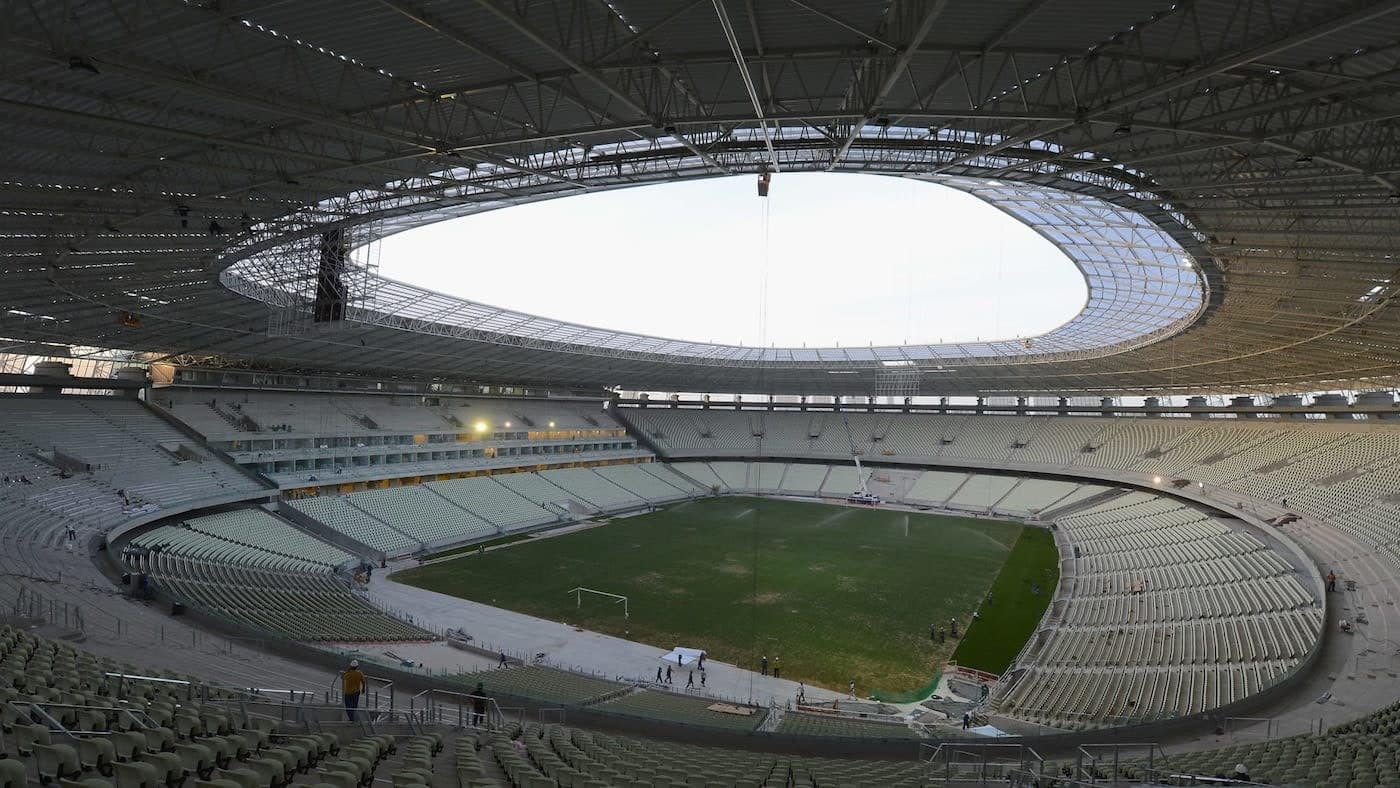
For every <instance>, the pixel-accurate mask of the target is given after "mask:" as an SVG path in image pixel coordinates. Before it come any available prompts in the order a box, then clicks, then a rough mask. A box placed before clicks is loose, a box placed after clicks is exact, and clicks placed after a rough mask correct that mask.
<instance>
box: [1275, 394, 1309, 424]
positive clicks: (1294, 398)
mask: <svg viewBox="0 0 1400 788" xmlns="http://www.w3.org/2000/svg"><path fill="white" fill-rule="evenodd" d="M1269 406H1270V407H1274V408H1301V407H1302V406H1303V397H1302V395H1300V394H1281V395H1279V396H1277V397H1274V399H1273V401H1272V402H1270V403H1269ZM1306 415H1307V414H1306V413H1285V414H1283V418H1285V419H1301V418H1303V417H1304V416H1306Z"/></svg>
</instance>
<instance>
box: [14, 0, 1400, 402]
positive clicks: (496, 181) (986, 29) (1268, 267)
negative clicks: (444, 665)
mask: <svg viewBox="0 0 1400 788" xmlns="http://www.w3.org/2000/svg"><path fill="white" fill-rule="evenodd" d="M6 12H7V13H6V16H5V18H6V20H7V27H8V28H9V31H8V35H7V36H6V37H5V38H4V39H0V53H3V60H0V109H2V110H3V112H0V134H3V137H0V139H3V140H4V142H5V144H4V145H0V198H2V199H0V273H2V274H3V277H4V278H3V279H0V336H2V337H6V338H11V339H14V340H16V341H25V342H55V343H75V344H82V345H87V346H97V347H113V348H131V349H140V350H153V351H157V352H161V353H168V354H170V355H171V356H172V357H174V358H176V359H179V360H187V361H198V362H200V363H203V364H211V363H225V364H238V365H252V366H259V365H262V366H267V367H270V368H277V369H294V370H315V371H337V370H343V371H357V370H360V371H373V372H375V373H376V374H381V375H382V374H385V373H393V374H402V375H406V376H414V377H430V376H445V377H453V378H458V379H467V380H480V381H482V382H514V383H530V384H561V385H572V386H585V387H586V386H626V387H629V388H633V389H644V390H645V389H657V390H677V391H743V392H765V391H772V392H804V393H858V394H859V393H872V392H875V391H877V390H881V391H884V392H896V391H898V392H903V393H914V392H916V391H917V392H922V393H925V394H960V393H975V392H1065V393H1071V392H1090V391H1101V392H1129V391H1141V392H1148V393H1156V392H1162V393H1165V392H1171V391H1186V390H1191V391H1214V392H1227V391H1247V392H1255V391H1267V392H1281V391H1289V390H1306V389H1319V388H1366V387H1376V386H1390V385H1393V383H1394V378H1395V375H1396V372H1397V369H1400V325H1397V322H1398V321H1397V319H1396V315H1395V312H1394V310H1392V309H1391V308H1390V305H1391V298H1392V297H1393V295H1394V292H1395V284H1394V281H1395V279H1396V276H1397V275H1400V271H1397V270H1396V268H1397V266H1396V263H1395V261H1394V259H1393V254H1394V250H1395V247H1396V243H1395V241H1396V237H1397V234H1400V221H1398V220H1400V205H1397V202H1400V189H1398V188H1397V186H1396V184H1397V179H1400V151H1397V142H1396V139H1395V137H1396V134H1395V132H1396V129H1397V125H1396V121H1395V118H1397V117H1400V97H1397V91H1398V90H1400V46H1397V45H1396V44H1395V43H1394V42H1395V41H1396V40H1400V2H1363V3H1356V2H1352V3H1339V2H1335V0H1333V1H1316V0H1314V1H1295V2H1261V3H1237V2H1234V1H1233V0H1228V1H1227V0H1211V1H1202V2H1177V3H1169V2H1161V1H1160V0H1159V1H1157V2H1147V1H1146V0H1112V1H1111V2H1110V1H1108V0H1027V1H1026V2H1016V3H987V2H980V1H978V0H912V1H907V2H902V1H901V0H890V1H889V2H878V3H877V2H866V1H864V0H762V1H761V2H760V1H759V0H559V1H558V2H552V3H546V2H535V3H509V2H504V1H503V0H473V1H472V2H446V1H445V0H431V1H429V0H415V1H411V2H410V1H407V0H349V2H345V1H342V2H336V3H331V2H323V1H322V0H295V1H291V0H268V1H266V2H252V1H251V0H250V1H247V2H241V1H239V0H223V1H222V2H212V1H211V2H195V1H193V0H185V2H180V1H179V0H125V1H124V2H122V3H97V2H76V3H75V2H71V0H69V1H68V2H56V1H55V2H48V1H46V0H33V1H32V2H14V3H8V4H7V7H6ZM764 170H769V171H773V172H775V173H776V175H775V177H776V179H777V181H776V182H775V188H781V177H782V173H783V172H789V171H799V170H805V171H810V170H820V171H831V172H870V173H883V174H889V175H896V176H902V177H913V178H920V179H927V180H935V181H939V182H943V183H946V184H948V185H951V186H954V187H956V188H962V189H964V190H967V191H970V192H972V193H974V194H976V195H978V196H979V197H982V198H983V199H985V200H988V201H989V202H991V203H993V204H995V205H998V206H999V207H1001V208H1002V209H1003V210H1006V211H1008V212H1009V213H1012V214H1013V215H1015V216H1017V217H1019V218H1021V219H1023V220H1024V221H1027V222H1028V223H1030V224H1031V225H1032V226H1034V227H1035V228H1036V229H1037V230H1038V231H1039V232H1041V233H1042V234H1044V235H1045V236H1046V237H1047V238H1050V239H1051V240H1052V241H1053V242H1055V243H1057V244H1058V245H1060V246H1061V248H1062V249H1064V250H1065V251H1066V253H1067V254H1068V255H1069V256H1070V258H1071V260H1073V261H1074V262H1075V263H1076V265H1079V266H1080V268H1081V270H1083V271H1085V273H1086V277H1087V278H1088V281H1089V284H1090V297H1089V301H1088V304H1087V305H1086V310H1085V311H1084V312H1083V313H1082V314H1081V315H1080V316H1078V317H1077V318H1075V319H1074V320H1072V321H1071V322H1069V323H1067V324H1066V325H1065V326H1062V327H1060V328H1059V329H1056V330H1055V331H1052V332H1049V333H1047V334H1046V335H1044V336H1042V337H1039V338H1036V339H1035V340H1033V341H1031V342H1029V343H1026V342H1022V341H1016V342H1001V343H979V344H963V345H943V346H901V347H896V348H854V349H852V348H844V349H834V348H833V349H812V350H810V351H798V350H797V349H782V348H771V349H756V348H734V347H728V346H719V345H703V344H698V343H688V342H676V341H673V340H666V339H661V338H655V337H645V336H638V335H630V334H621V333H618V332H611V331H605V330H600V329H591V328H588V327H581V326H574V325H570V324H567V323H561V322H559V321H554V320H550V319H548V318H547V317H535V316H531V315H524V314H521V313H517V312H511V311H509V310H501V309H496V308H493V307H487V306H485V305H478V304H471V303H470V302H463V301H461V300H459V299H450V298H448V297H445V296H440V295H438V294H432V293H426V292H424V291H420V290H417V289H415V288H409V287H408V286H406V285H402V284H399V283H394V282H389V281H385V280H383V279H381V278H380V277H378V276H377V274H375V272H374V271H373V269H372V266H369V265H365V266H363V267H362V268H356V269H354V270H353V271H352V272H351V274H350V275H349V279H350V280H352V282H351V283H352V288H353V289H354V290H355V291H356V292H354V293H352V296H353V297H354V299H355V301H354V303H352V304H351V308H350V309H349V310H348V313H347V314H348V316H349V317H350V319H349V320H347V321H344V322H343V323H341V324H339V325H337V326H335V327H332V328H327V327H326V326H324V325H321V324H313V323H312V321H311V320H310V319H309V316H308V312H309V308H308V307H307V306H306V301H307V300H308V298H309V295H308V294H309V293H312V292H314V286H315V282H314V279H315V272H316V270H317V265H318V257H319V250H320V248H321V247H322V246H323V245H324V244H323V242H322V239H323V238H327V237H339V238H343V239H344V240H345V241H347V242H363V241H366V240H370V239H372V238H373V237H376V236H378V235H382V234H385V233H389V232H395V231H399V230H402V229H404V228H407V227H411V226H415V225H417V224H422V223H425V222H430V221H437V220H440V219H443V218H447V217H450V216H456V215H462V214H465V213H472V212H477V211H482V210H490V209H494V208H500V207H505V206H509V205H515V204H519V203H523V202H528V201H533V200H540V199H548V198H552V197H558V196H566V195H569V194H576V193H579V192H582V191H586V190H593V189H607V188H618V187H625V186H629V185H635V184H639V183H650V182H658V181H665V180H672V179H678V178H694V177H710V176H716V175H722V174H739V173H758V172H761V171H764ZM676 210H678V211H683V210H684V206H677V207H676ZM336 228H342V229H341V230H340V232H341V233H342V235H339V236H327V235H326V233H327V232H328V231H332V230H335V229H336ZM599 242H600V243H604V242H606V240H605V239H603V238H600V240H599ZM520 244H521V256H520V258H519V259H516V260H511V261H482V262H481V264H482V265H491V264H510V265H528V262H529V239H528V238H521V239H520ZM871 244H872V249H873V250H878V244H879V239H878V236H873V237H872V239H871ZM230 287H233V288H234V289H236V290H237V291H238V293H235V292H234V291H233V290H231V289H229V288H230ZM249 296H252V297H249ZM612 306H615V305H612ZM603 311H605V308H604V306H603V305H600V313H601V312H603ZM0 347H3V345H0Z"/></svg>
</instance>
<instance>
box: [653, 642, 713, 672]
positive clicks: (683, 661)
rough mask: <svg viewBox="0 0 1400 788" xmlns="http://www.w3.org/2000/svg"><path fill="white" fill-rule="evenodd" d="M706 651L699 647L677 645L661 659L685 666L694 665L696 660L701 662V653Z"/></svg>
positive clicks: (671, 663) (668, 662)
mask: <svg viewBox="0 0 1400 788" xmlns="http://www.w3.org/2000/svg"><path fill="white" fill-rule="evenodd" d="M704 653H705V652H704V651H702V650H701V649H698V648H684V647H682V646H676V647H675V648H673V649H671V650H670V651H668V652H666V653H665V654H662V655H661V661H662V662H665V663H666V664H668V665H673V666H675V667H678V668H683V667H686V666H688V665H694V664H695V663H696V662H699V661H700V655H701V654H704ZM678 660H679V661H678Z"/></svg>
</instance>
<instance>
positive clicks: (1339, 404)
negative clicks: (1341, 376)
mask: <svg viewBox="0 0 1400 788" xmlns="http://www.w3.org/2000/svg"><path fill="white" fill-rule="evenodd" d="M1350 405H1351V402H1350V401H1349V400H1348V399H1347V397H1346V395H1345V394H1318V395H1317V396H1316V397H1313V402H1312V406H1313V407H1314V408H1345V407H1348V406H1350ZM1327 418H1329V419H1350V418H1352V414H1350V413H1329V414H1327Z"/></svg>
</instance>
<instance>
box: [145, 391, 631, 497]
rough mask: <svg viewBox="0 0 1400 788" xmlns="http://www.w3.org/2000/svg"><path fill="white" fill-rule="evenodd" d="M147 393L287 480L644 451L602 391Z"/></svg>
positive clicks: (310, 482)
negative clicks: (579, 394) (594, 394)
mask: <svg viewBox="0 0 1400 788" xmlns="http://www.w3.org/2000/svg"><path fill="white" fill-rule="evenodd" d="M153 401H154V402H155V403H157V404H158V405H159V406H161V407H164V408H167V409H169V411H170V413H172V414H173V415H174V416H175V417H177V418H181V419H184V420H185V421H186V423H188V424H189V425H190V426H191V427H193V428H194V429H195V430H196V431H198V432H200V433H201V434H203V435H204V436H205V437H206V439H208V440H209V442H210V444H211V445H213V446H214V447H216V448H218V449H221V450H223V451H225V452H227V453H228V454H229V456H231V457H232V458H233V460H234V461H235V462H237V463H238V464H240V465H243V466H245V467H248V468H250V469H253V470H256V471H257V472H258V473H261V474H263V475H264V476H266V477H268V478H270V479H272V480H274V481H276V482H277V483H278V485H279V486H281V487H283V488H285V489H296V488H304V487H308V486H312V487H316V486H324V485H330V484H335V485H345V484H354V483H357V482H358V483H363V482H367V481H374V480H378V479H385V478H405V477H419V476H430V475H437V474H444V473H456V472H464V471H482V470H495V469H509V468H520V467H531V468H538V467H540V466H547V465H564V464H569V465H572V464H574V463H577V462H582V461H594V460H602V461H611V460H618V459H650V458H651V453H650V452H648V451H646V450H644V449H639V448H638V447H637V443H636V440H635V439H633V438H632V437H631V436H629V435H627V433H626V430H625V429H624V428H623V427H622V425H620V424H618V423H617V422H616V421H615V420H614V419H613V418H612V416H611V415H609V414H608V413H607V411H605V410H604V409H603V406H602V405H603V403H602V402H601V401H600V400H568V399H547V400H543V399H524V398H519V399H516V398H504V397H495V398H492V397H447V396H443V397H421V396H409V395H388V394H379V393H329V392H326V393H316V392H303V391H277V390H232V389H230V390H221V389H186V388H182V387H168V388H163V389H160V390H158V391H157V392H156V393H155V394H154V395H153Z"/></svg>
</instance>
